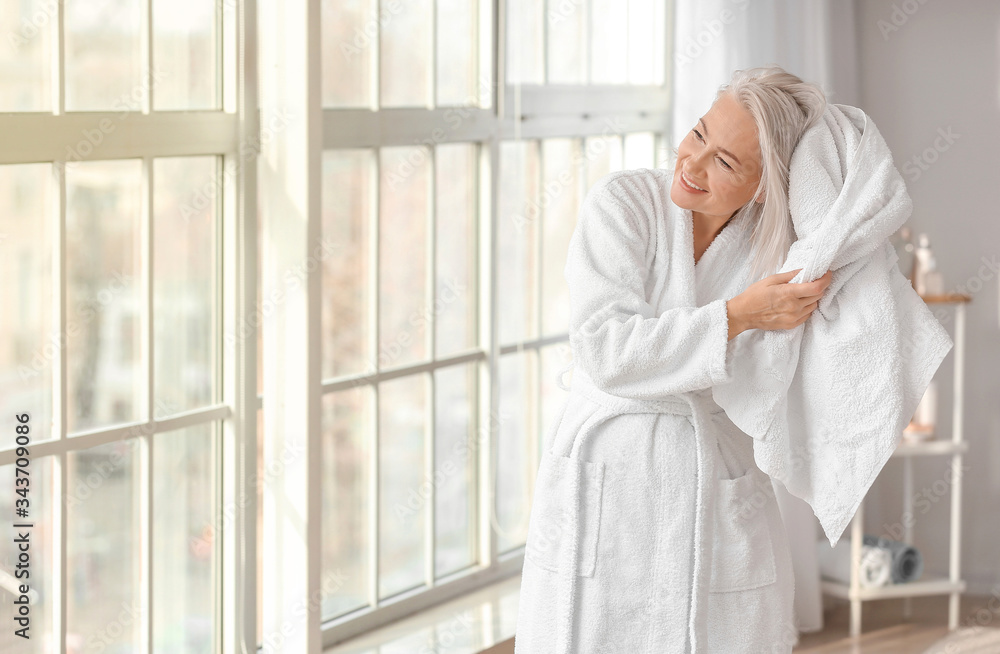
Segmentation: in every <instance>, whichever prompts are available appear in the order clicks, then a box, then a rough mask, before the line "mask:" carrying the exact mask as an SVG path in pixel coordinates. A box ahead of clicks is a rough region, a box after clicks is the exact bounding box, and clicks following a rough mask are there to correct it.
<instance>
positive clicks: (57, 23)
mask: <svg viewBox="0 0 1000 654" xmlns="http://www.w3.org/2000/svg"><path fill="white" fill-rule="evenodd" d="M55 4H56V11H55V14H56V15H55V20H54V21H52V36H51V39H52V50H51V52H52V113H54V114H56V115H57V116H58V115H62V114H64V113H66V54H65V53H66V45H65V43H64V42H63V35H64V33H65V16H66V11H65V4H64V3H63V2H57V3H55ZM59 651H60V652H61V651H63V650H62V649H60V650H59Z"/></svg>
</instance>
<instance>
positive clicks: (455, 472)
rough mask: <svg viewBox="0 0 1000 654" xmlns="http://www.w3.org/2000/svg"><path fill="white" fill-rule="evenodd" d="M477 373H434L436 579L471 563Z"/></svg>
mask: <svg viewBox="0 0 1000 654" xmlns="http://www.w3.org/2000/svg"><path fill="white" fill-rule="evenodd" d="M477 371H478V365H477V364H474V363H467V364H465V365H461V366H453V367H449V368H443V369H439V370H435V371H434V382H435V387H434V420H435V434H434V439H435V448H434V491H435V493H436V495H435V498H434V499H435V503H434V504H435V509H434V510H435V514H434V516H435V524H434V529H435V534H436V536H435V542H436V544H437V551H436V552H435V555H434V573H435V576H436V577H442V576H444V575H447V574H450V573H452V572H455V571H457V570H461V569H462V568H465V567H467V566H470V565H472V563H473V562H474V561H475V553H474V550H473V548H474V547H475V542H476V539H475V533H476V530H475V525H476V520H475V517H476V508H475V507H476V487H475V481H476V473H475V471H476V455H477V443H476V436H477V431H476V429H475V426H474V424H473V422H472V417H473V416H474V415H475V409H474V404H475V401H476V378H477Z"/></svg>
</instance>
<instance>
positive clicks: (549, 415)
mask: <svg viewBox="0 0 1000 654" xmlns="http://www.w3.org/2000/svg"><path fill="white" fill-rule="evenodd" d="M541 360H542V380H541V384H540V387H539V389H538V390H539V392H540V395H541V399H540V401H539V408H540V409H541V412H542V424H541V429H542V431H541V433H540V434H539V439H538V452H537V454H538V460H539V461H541V456H542V452H544V451H545V450H547V449H548V448H549V447H551V446H552V443H550V442H548V439H550V438H552V437H553V436H554V432H553V430H554V429H555V427H556V426H557V425H556V424H555V420H556V417H557V416H558V414H559V409H560V408H562V404H563V402H565V401H566V399H567V398H568V397H569V392H568V391H564V390H563V389H561V388H559V386H558V385H557V384H556V376H557V375H558V374H559V371H560V370H562V369H563V368H564V367H565V366H567V365H569V363H570V362H571V361H572V360H573V351H572V349H570V346H569V343H568V342H562V343H559V344H558V345H550V346H549V347H544V348H542V350H541ZM572 381H573V368H570V369H569V370H567V371H566V373H565V374H564V375H563V376H562V383H563V385H564V386H567V387H568V386H570V384H571V382H572Z"/></svg>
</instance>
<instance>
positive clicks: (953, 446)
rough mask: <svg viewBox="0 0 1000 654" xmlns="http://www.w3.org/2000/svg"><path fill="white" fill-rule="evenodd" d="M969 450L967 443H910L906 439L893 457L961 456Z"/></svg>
mask: <svg viewBox="0 0 1000 654" xmlns="http://www.w3.org/2000/svg"><path fill="white" fill-rule="evenodd" d="M968 449H969V444H968V443H967V442H966V441H959V442H955V441H953V440H936V439H931V440H929V441H910V440H907V439H906V438H905V437H904V438H903V440H902V441H901V442H900V443H899V445H898V446H897V447H896V451H895V452H893V453H892V456H934V455H937V454H961V453H964V452H966V451H968Z"/></svg>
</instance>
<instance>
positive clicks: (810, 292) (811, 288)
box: [788, 270, 833, 299]
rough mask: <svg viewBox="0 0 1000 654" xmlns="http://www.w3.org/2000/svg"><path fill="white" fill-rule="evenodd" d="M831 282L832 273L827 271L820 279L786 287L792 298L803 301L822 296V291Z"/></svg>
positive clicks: (790, 284)
mask: <svg viewBox="0 0 1000 654" xmlns="http://www.w3.org/2000/svg"><path fill="white" fill-rule="evenodd" d="M831 280H833V271H832V270H827V271H826V273H825V274H824V275H823V276H822V277H817V278H816V279H814V280H812V281H811V282H797V283H789V284H788V287H789V288H790V289H791V291H790V292H791V293H792V295H793V296H794V297H797V298H803V299H805V298H810V297H816V296H818V295H822V294H823V291H825V290H826V288H827V286H829V285H830V281H831Z"/></svg>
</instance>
